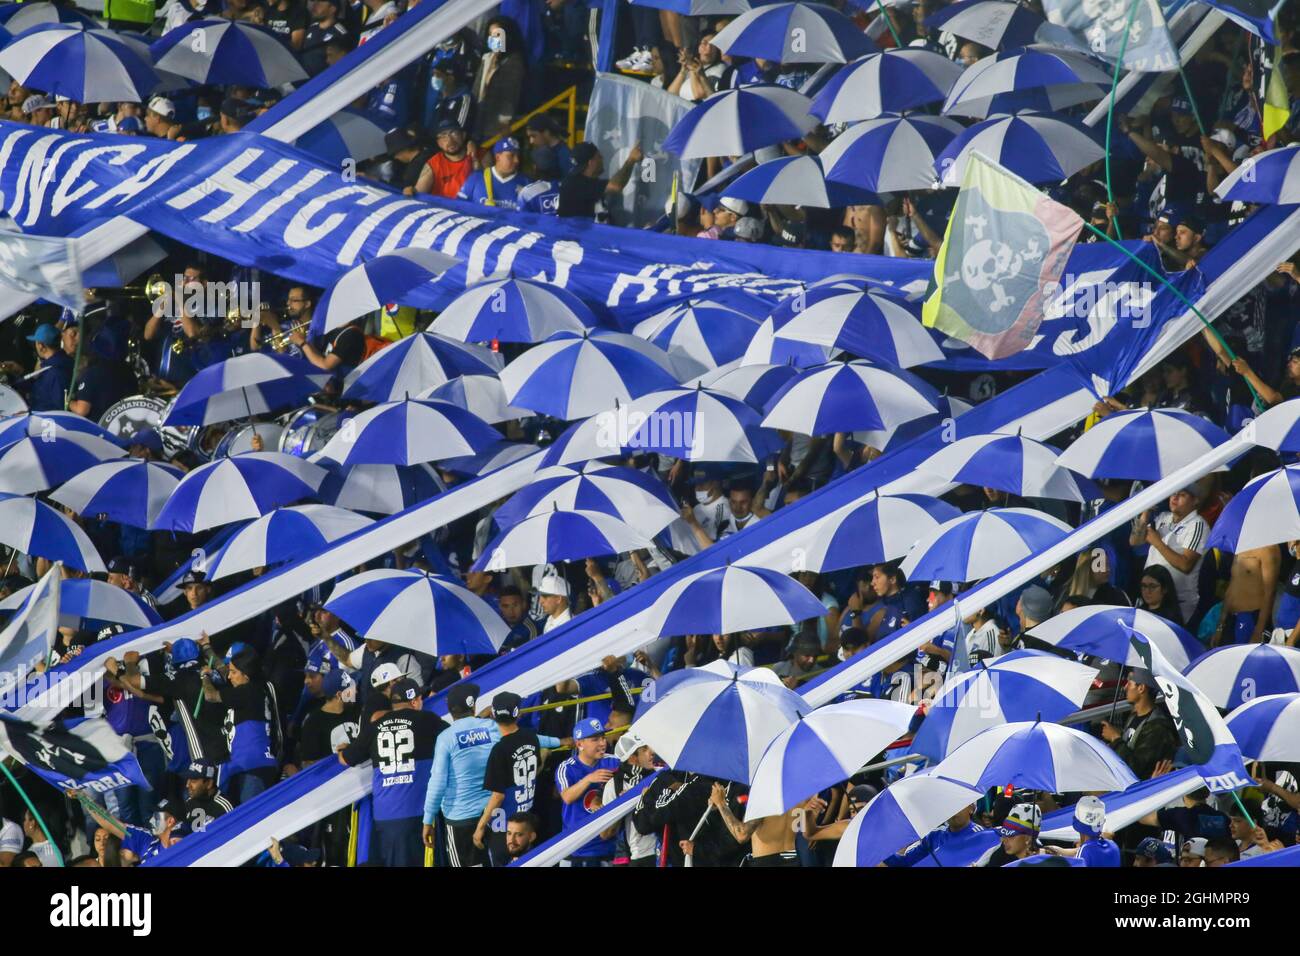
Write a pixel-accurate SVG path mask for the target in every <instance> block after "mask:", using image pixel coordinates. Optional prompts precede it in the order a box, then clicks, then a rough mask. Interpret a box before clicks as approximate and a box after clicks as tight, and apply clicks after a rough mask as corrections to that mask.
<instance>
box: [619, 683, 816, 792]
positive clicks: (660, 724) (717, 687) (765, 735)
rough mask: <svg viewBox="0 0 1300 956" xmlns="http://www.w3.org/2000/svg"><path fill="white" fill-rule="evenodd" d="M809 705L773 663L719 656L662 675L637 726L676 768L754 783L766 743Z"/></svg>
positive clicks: (808, 709)
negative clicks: (759, 665) (776, 671)
mask: <svg viewBox="0 0 1300 956" xmlns="http://www.w3.org/2000/svg"><path fill="white" fill-rule="evenodd" d="M811 710H812V708H811V707H810V706H809V705H808V703H807V702H806V701H805V700H804V699H803V698H802V697H800V696H799V695H798V694H796V693H795V692H794V691H792V690H790V689H789V688H788V687H786V686H785V685H784V684H782V683H781V679H780V678H779V677H777V676H776V675H775V674H773V673H772V672H771V671H770V670H767V669H765V668H757V667H751V668H747V667H739V666H737V665H735V664H730V663H728V662H726V661H714V662H713V663H711V664H706V665H705V666H703V667H693V668H689V669H687V670H682V671H676V672H674V673H672V674H668V675H667V676H665V677H661V678H660V679H659V680H657V681H656V682H655V700H654V702H653V706H651V707H649V708H648V709H646V710H645V711H643V712H642V713H641V715H640V716H638V717H637V719H636V720H635V721H634V722H633V723H632V727H631V732H632V733H634V734H636V735H637V737H638V738H640V739H641V740H644V741H645V742H646V743H647V744H649V745H650V746H651V748H653V750H654V752H655V753H656V754H658V755H659V756H660V757H662V758H663V759H664V761H665V762H666V763H667V764H668V765H669V766H670V767H672V768H673V769H674V770H689V771H693V772H695V773H700V774H704V775H706V776H710V777H720V778H722V779H723V780H735V781H737V782H739V783H748V782H749V781H750V780H752V779H753V776H754V771H755V769H757V767H758V762H759V760H760V759H761V758H762V756H763V753H764V751H766V750H767V747H768V745H769V744H771V743H772V741H773V740H775V739H776V738H777V737H778V736H780V734H781V732H782V731H783V730H785V729H786V728H787V727H789V726H790V725H791V724H793V723H794V722H795V721H797V720H798V719H799V718H800V717H802V716H804V715H805V714H807V713H809V712H811Z"/></svg>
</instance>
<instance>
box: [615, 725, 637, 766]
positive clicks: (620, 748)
mask: <svg viewBox="0 0 1300 956" xmlns="http://www.w3.org/2000/svg"><path fill="white" fill-rule="evenodd" d="M644 746H645V741H644V740H642V739H641V738H640V737H638V736H637V735H636V734H634V733H632V731H630V730H629V731H628V732H627V733H625V734H624V735H623V736H622V737H619V738H618V742H617V743H616V744H614V756H615V757H617V758H618V759H619V760H620V761H625V760H627V759H628V758H629V757H631V756H632V755H633V754H634V753H636V752H637V751H638V750H640V749H641V748H642V747H644Z"/></svg>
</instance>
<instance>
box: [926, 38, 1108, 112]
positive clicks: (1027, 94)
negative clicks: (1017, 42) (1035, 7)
mask: <svg viewBox="0 0 1300 956" xmlns="http://www.w3.org/2000/svg"><path fill="white" fill-rule="evenodd" d="M1110 80H1111V75H1110V74H1109V73H1107V72H1106V70H1105V69H1104V68H1103V66H1102V65H1100V64H1099V63H1097V62H1096V61H1095V60H1091V59H1089V58H1088V57H1086V56H1084V55H1083V54H1082V53H1078V52H1075V51H1072V50H1063V49H1060V48H1059V47H1049V46H1030V47H1019V48H1016V49H1013V50H1007V51H1006V52H1004V53H994V54H993V55H992V56H986V57H984V59H982V60H980V61H979V62H978V63H975V64H974V65H972V66H971V67H970V68H969V69H967V70H966V72H965V73H963V74H962V76H961V78H960V79H959V80H958V81H957V82H956V83H955V84H954V85H953V87H952V89H951V91H949V93H948V98H947V99H946V100H945V101H944V104H943V112H944V113H945V114H946V115H949V116H973V117H979V118H982V117H985V116H990V115H992V114H994V113H1009V112H1012V111H1013V110H1017V109H1026V108H1033V107H1038V108H1041V104H1042V103H1044V102H1046V101H1044V100H1042V99H1041V98H1040V96H1041V94H1042V93H1043V92H1045V91H1047V92H1050V91H1053V90H1056V91H1069V92H1070V93H1072V94H1073V95H1072V96H1068V97H1066V98H1065V100H1064V101H1063V102H1062V101H1059V100H1058V101H1055V108H1056V109H1063V108H1064V107H1067V106H1074V105H1076V104H1078V103H1086V102H1087V101H1088V100H1096V99H1100V98H1101V96H1102V94H1103V92H1104V91H1105V90H1106V89H1107V88H1108V87H1109V86H1110Z"/></svg>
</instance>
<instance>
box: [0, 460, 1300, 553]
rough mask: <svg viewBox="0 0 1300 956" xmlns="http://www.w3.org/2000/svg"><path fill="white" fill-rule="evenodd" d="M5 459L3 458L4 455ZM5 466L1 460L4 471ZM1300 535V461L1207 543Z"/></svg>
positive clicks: (1270, 476)
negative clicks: (1299, 463)
mask: <svg viewBox="0 0 1300 956" xmlns="http://www.w3.org/2000/svg"><path fill="white" fill-rule="evenodd" d="M0 461H3V458H0ZM3 470H4V466H3V465H2V464H0V474H3ZM1296 538H1300V465H1288V466H1287V467H1285V468H1278V469H1277V470H1276V471H1270V472H1268V473H1267V474H1264V475H1260V476H1258V477H1256V478H1252V479H1251V480H1250V481H1248V482H1247V483H1246V487H1244V488H1242V489H1241V491H1239V492H1238V493H1237V494H1235V495H1233V496H1232V500H1231V501H1229V502H1228V503H1227V504H1226V505H1225V506H1224V508H1223V511H1222V512H1221V513H1220V515H1219V518H1218V520H1217V521H1215V522H1214V527H1213V528H1212V529H1211V530H1210V537H1209V540H1208V542H1207V544H1206V547H1209V548H1219V549H1221V550H1223V551H1227V552H1229V553H1231V554H1240V553H1241V552H1243V551H1250V550H1252V549H1254V548H1264V547H1268V546H1269V545H1271V544H1285V543H1286V542H1287V541H1294V540H1295V539H1296Z"/></svg>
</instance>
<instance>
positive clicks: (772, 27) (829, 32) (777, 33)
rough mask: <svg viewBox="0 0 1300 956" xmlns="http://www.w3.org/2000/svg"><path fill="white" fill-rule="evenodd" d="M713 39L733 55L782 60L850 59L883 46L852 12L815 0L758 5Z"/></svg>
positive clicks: (845, 61)
mask: <svg viewBox="0 0 1300 956" xmlns="http://www.w3.org/2000/svg"><path fill="white" fill-rule="evenodd" d="M712 43H713V45H714V46H716V47H717V48H718V49H719V50H721V51H722V52H723V53H726V54H728V55H730V56H749V57H761V58H762V59H764V60H773V61H775V62H777V63H847V62H848V61H849V60H852V59H855V58H856V57H860V56H864V55H866V54H868V53H874V52H875V51H876V50H877V47H876V44H875V43H874V42H872V40H871V38H870V37H868V36H867V35H866V34H865V33H864V32H863V31H862V30H861V29H860V28H859V27H858V25H857V24H856V23H854V22H853V21H852V20H851V19H849V18H848V17H847V16H845V15H844V14H842V13H840V12H839V11H838V10H833V9H831V8H830V7H828V6H823V5H821V4H811V3H773V4H769V5H765V6H761V7H756V8H755V9H753V10H750V11H748V12H747V13H742V14H741V15H740V16H738V17H736V19H734V20H732V21H731V22H730V23H729V24H727V26H725V27H724V28H723V29H722V30H720V31H719V32H718V35H717V36H715V37H714V38H713V40H712Z"/></svg>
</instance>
